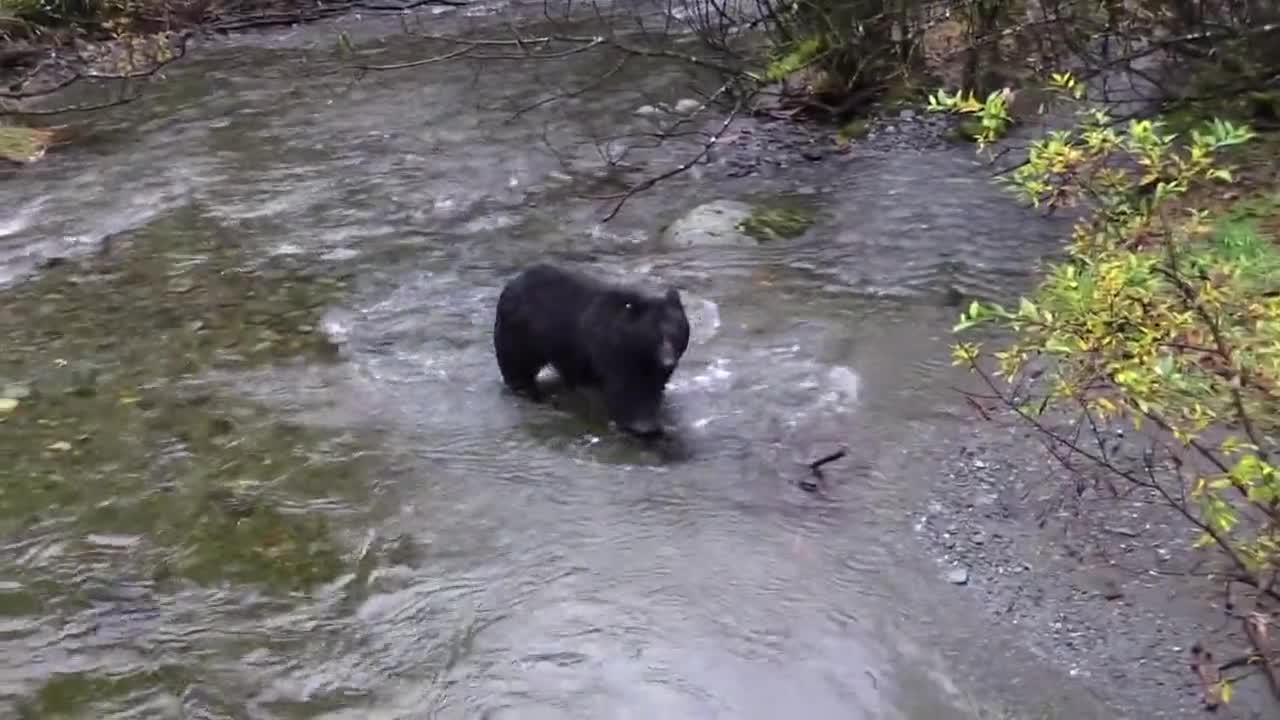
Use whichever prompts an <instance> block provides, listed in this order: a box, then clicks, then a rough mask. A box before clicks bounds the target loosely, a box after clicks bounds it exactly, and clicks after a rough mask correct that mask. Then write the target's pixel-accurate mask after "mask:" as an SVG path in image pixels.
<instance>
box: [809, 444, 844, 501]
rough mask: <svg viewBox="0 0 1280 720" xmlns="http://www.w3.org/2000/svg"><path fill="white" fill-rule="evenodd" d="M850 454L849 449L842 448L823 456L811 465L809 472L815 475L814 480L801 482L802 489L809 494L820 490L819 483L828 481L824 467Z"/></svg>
mask: <svg viewBox="0 0 1280 720" xmlns="http://www.w3.org/2000/svg"><path fill="white" fill-rule="evenodd" d="M848 454H849V449H848V448H840V449H839V450H836V451H835V452H833V453H830V454H827V455H823V456H822V457H820V458H818V459H817V460H814V461H813V462H811V463H809V465H808V467H809V472H810V473H812V474H813V479H809V478H804V479H803V480H801V481H800V489H801V490H805V491H807V492H813V491H814V490H817V489H818V483H819V482H822V481H823V480H826V476H825V475H824V474H823V473H822V466H823V465H827V464H828V463H833V462H835V461H837V460H839V459H840V458H842V457H844V456H845V455H848Z"/></svg>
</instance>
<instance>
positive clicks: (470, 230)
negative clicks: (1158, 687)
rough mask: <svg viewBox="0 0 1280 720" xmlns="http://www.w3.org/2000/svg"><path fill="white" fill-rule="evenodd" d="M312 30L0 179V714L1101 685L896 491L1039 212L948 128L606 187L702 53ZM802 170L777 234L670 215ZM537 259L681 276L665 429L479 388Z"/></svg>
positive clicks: (480, 707) (671, 713)
mask: <svg viewBox="0 0 1280 720" xmlns="http://www.w3.org/2000/svg"><path fill="white" fill-rule="evenodd" d="M451 17H452V16H450V15H448V14H441V15H440V16H439V18H438V20H437V21H436V22H439V23H440V24H441V25H443V26H446V27H447V23H448V22H454V21H455V20H450V18H451ZM495 22H496V21H495ZM338 27H339V28H345V29H347V30H348V31H349V32H351V33H352V36H353V38H354V40H355V42H356V44H357V46H358V47H360V48H361V51H362V53H365V54H364V55H363V56H362V57H363V58H364V61H365V62H396V61H403V60H406V59H409V58H411V57H415V56H420V55H421V54H422V52H423V51H422V50H421V47H420V45H415V43H414V41H412V40H410V39H408V38H405V37H404V36H403V35H401V34H400V33H399V32H398V31H397V27H398V26H397V25H396V24H395V23H393V22H390V21H377V22H374V21H368V22H357V21H356V20H355V19H353V18H347V19H344V20H342V21H339V23H338ZM335 32H336V30H335V28H334V27H332V26H329V25H316V26H310V27H308V28H302V29H293V30H289V31H282V32H275V33H266V34H261V35H250V36H244V37H240V38H236V39H233V40H226V41H222V42H219V43H213V44H209V45H206V46H205V47H202V48H200V49H199V50H198V51H196V52H195V53H193V56H192V57H191V58H189V59H188V60H186V61H184V62H183V63H181V64H179V65H177V66H175V67H173V68H171V69H170V70H169V71H168V72H167V77H166V78H165V79H164V80H163V81H160V82H156V83H154V84H153V85H152V86H151V87H149V88H148V93H147V96H146V98H145V99H144V100H143V101H141V102H138V103H134V104H131V105H127V106H123V107H120V108H116V109H113V110H111V111H109V112H105V113H102V114H100V115H97V116H94V117H93V118H92V119H90V120H87V121H85V122H86V124H85V128H86V129H85V130H84V131H83V133H82V137H81V138H80V142H79V143H78V144H77V145H75V146H73V147H70V148H67V149H66V150H64V151H62V152H59V153H56V154H53V155H51V156H50V157H49V158H47V159H46V161H44V162H42V163H40V164H38V165H35V166H33V167H30V168H25V169H22V170H21V171H15V172H13V173H11V174H9V175H8V176H7V177H5V179H4V180H3V183H2V184H0V207H4V208H6V209H13V210H14V212H12V213H11V214H10V217H8V218H6V219H5V220H4V221H3V223H2V224H0V233H3V234H2V235H0V261H2V262H3V265H2V266H0V267H3V271H2V272H3V273H5V274H4V280H5V282H6V285H7V287H6V289H4V290H3V291H2V292H3V293H4V297H5V300H4V303H3V306H2V307H0V330H2V331H3V333H4V334H3V338H4V340H3V342H4V345H3V351H0V383H2V384H4V385H5V388H4V391H5V396H6V397H7V398H9V399H10V400H16V401H17V403H18V404H17V406H16V408H14V409H13V410H12V411H11V412H9V413H7V415H5V416H3V417H4V420H3V422H0V453H2V454H3V457H4V463H5V465H6V466H7V469H6V473H5V476H4V479H3V481H2V484H0V538H2V540H3V543H4V552H3V554H2V555H0V650H3V652H0V658H2V659H0V709H3V713H4V715H5V716H6V717H26V718H44V717H83V718H144V717H145V718H169V717H173V718H178V717H182V718H426V717H440V718H463V717H485V718H489V717H492V718H497V717H512V718H544V717H545V718H567V717H574V718H624V717H646V718H648V717H667V718H711V717H724V718H782V717H785V716H788V715H797V716H800V717H806V718H814V719H815V720H816V719H817V718H880V717H884V718H912V719H917V718H918V719H921V720H924V719H928V718H963V717H997V716H998V717H1028V718H1030V717H1037V718H1038V717H1056V716H1061V717H1073V718H1086V717H1093V716H1095V715H1096V716H1098V717H1102V710H1100V709H1099V707H1100V706H1099V705H1098V704H1096V703H1095V702H1094V701H1092V700H1090V699H1089V698H1088V696H1087V695H1086V694H1085V693H1083V692H1082V691H1080V690H1079V689H1078V688H1075V687H1074V686H1073V685H1072V684H1071V681H1070V680H1068V679H1066V678H1064V677H1060V676H1057V675H1055V674H1054V673H1053V672H1051V671H1049V670H1040V669H1037V667H1036V665H1035V663H1034V660H1033V659H1032V658H1033V657H1034V656H1033V654H1032V653H1031V652H1030V651H1027V650H1022V649H1019V648H1018V647H1017V645H1016V642H1015V641H1014V638H1013V637H1012V636H1011V635H1006V634H1005V633H1004V631H1003V629H1000V628H990V627H986V626H984V625H983V624H982V620H981V617H982V616H981V615H980V614H979V613H978V611H977V610H976V609H974V608H972V607H970V606H969V605H966V604H965V602H964V601H963V598H962V596H961V593H962V590H960V589H957V588H955V587H953V586H951V585H949V584H947V583H946V582H945V581H944V580H943V579H942V578H941V577H940V576H939V571H938V570H937V568H936V567H934V566H933V565H932V563H931V562H930V561H929V560H928V559H927V558H924V557H921V556H920V553H919V551H918V550H917V549H915V547H914V545H913V541H912V536H911V527H910V525H911V522H912V513H918V512H919V511H920V507H921V506H922V504H923V503H925V502H927V500H928V496H929V492H930V487H931V485H932V483H934V482H935V477H934V474H935V473H936V467H937V463H936V461H937V459H938V458H939V457H941V455H942V454H943V453H947V452H952V451H953V448H952V446H950V445H948V442H949V438H952V437H954V436H955V430H956V429H957V428H963V427H964V426H965V425H966V424H967V423H969V422H970V419H969V415H967V414H966V413H965V411H964V408H963V407H962V406H961V404H960V403H959V401H958V400H957V399H956V397H955V395H954V393H952V392H951V390H950V388H951V386H952V385H953V384H954V383H956V382H958V376H957V374H956V372H955V371H953V370H952V369H951V368H950V367H949V365H948V356H947V341H948V331H949V327H950V325H951V323H952V322H953V320H954V316H955V309H954V308H952V307H946V306H945V304H944V303H940V302H939V301H938V298H939V297H942V296H945V295H946V294H947V293H949V292H953V291H955V290H959V291H960V292H962V293H965V294H976V295H1002V294H1005V293H1008V292H1010V291H1012V290H1015V289H1017V288H1019V287H1021V286H1022V285H1023V284H1024V283H1025V282H1026V281H1027V278H1028V277H1029V274H1030V273H1031V271H1032V270H1033V266H1034V262H1035V260H1036V259H1037V258H1038V257H1040V256H1042V255H1043V254H1044V253H1046V252H1047V251H1049V250H1051V249H1052V248H1053V246H1054V243H1055V242H1056V238H1057V237H1060V235H1059V233H1060V232H1061V227H1060V226H1056V227H1055V226H1052V225H1049V224H1048V223H1046V222H1044V221H1042V220H1039V219H1037V218H1036V217H1035V216H1034V215H1032V214H1029V213H1026V212H1024V211H1022V210H1020V209H1018V208H1017V207H1016V206H1014V205H1013V204H1012V203H1010V202H1008V200H1007V199H1006V198H1005V197H1003V196H1002V195H1001V194H1000V193H999V191H998V190H997V189H995V188H992V187H991V186H990V185H989V183H988V182H987V181H986V179H985V178H984V176H983V175H982V173H981V172H980V171H979V170H976V169H975V168H974V166H973V161H972V156H971V151H970V149H969V148H965V147H960V148H957V149H955V150H953V151H937V152H929V153H917V152H901V153H870V154H866V155H864V156H860V157H859V158H857V159H856V160H853V161H848V162H843V164H836V161H834V160H833V161H831V162H828V163H827V164H825V165H822V166H815V167H808V168H801V169H799V170H797V171H796V172H795V173H793V174H791V175H786V174H783V176H782V177H781V178H778V179H773V180H763V179H760V178H741V179H736V180H727V179H722V180H718V181H715V182H712V181H711V180H709V179H708V176H707V174H706V173H705V172H703V171H702V170H695V171H694V172H691V173H687V174H685V175H682V176H680V177H676V178H673V179H672V180H670V181H668V182H665V183H662V184H660V185H658V186H657V187H656V188H654V189H653V190H652V191H650V192H649V193H646V194H642V195H638V196H636V197H635V198H633V199H632V200H631V201H630V202H629V203H628V205H627V206H626V208H625V210H624V211H623V212H622V213H621V214H620V215H619V216H618V217H617V218H616V219H615V220H613V221H612V222H610V223H608V224H606V225H602V224H600V222H599V219H600V217H601V215H602V214H603V213H604V212H605V211H606V210H607V209H608V205H607V204H603V205H602V204H601V203H600V202H599V201H594V200H590V199H582V198H581V197H579V195H580V194H581V192H582V191H584V190H587V191H589V190H591V189H592V188H596V192H600V191H601V190H599V188H600V187H604V188H605V189H606V190H607V189H608V183H605V182H601V181H600V178H599V177H597V176H594V175H593V174H592V173H593V170H592V168H593V167H597V166H598V157H597V156H596V147H597V145H596V144H595V143H592V142H590V141H589V140H590V139H591V138H597V137H602V136H604V135H605V134H614V135H617V134H621V133H622V132H623V131H625V130H628V129H630V130H635V131H638V130H640V129H642V128H643V123H644V122H646V120H645V119H644V118H638V117H636V116H635V115H633V113H632V111H633V109H634V108H635V107H636V106H637V105H640V104H643V103H645V102H650V101H652V99H653V98H654V97H655V96H659V97H665V98H666V99H667V100H669V101H670V100H674V99H676V98H677V97H680V96H682V93H685V92H686V91H687V89H686V88H685V87H684V85H683V84H682V83H684V82H685V81H684V78H685V77H687V75H688V72H687V70H686V69H684V68H680V67H672V66H670V65H663V64H661V63H658V62H656V61H655V62H640V61H639V60H634V59H633V61H631V62H630V63H629V64H628V66H627V68H626V69H625V71H624V72H620V73H619V74H618V76H617V77H616V78H615V79H614V80H612V81H611V82H610V83H609V84H608V85H607V87H603V88H602V89H601V90H600V91H598V92H593V93H583V94H581V95H578V96H575V97H573V98H571V99H569V100H567V101H565V102H564V103H561V104H558V105H554V106H548V108H547V109H546V110H545V112H543V111H539V112H533V113H529V114H528V115H527V116H526V117H524V118H522V119H521V120H520V121H517V122H508V119H509V118H510V114H511V112H512V110H513V109H515V108H520V107H524V106H527V105H529V104H531V103H533V102H535V101H537V100H538V99H540V98H541V97H543V96H544V95H545V94H546V92H547V90H546V87H547V86H548V85H549V84H561V85H563V86H573V85H574V84H575V83H581V82H585V81H587V80H589V79H590V78H591V77H592V76H593V75H592V73H595V72H598V71H599V69H600V68H601V67H602V65H603V64H604V63H606V62H610V61H609V60H602V56H601V55H598V54H592V53H579V54H576V55H571V56H567V57H565V58H563V59H561V60H559V61H555V62H550V61H548V62H545V63H511V62H486V63H445V62H442V63H436V64H431V65H426V66H423V67H420V68H416V69H410V70H402V71H397V72H387V73H373V74H370V75H368V76H365V77H363V78H360V79H358V80H356V79H353V77H352V74H351V73H350V72H349V71H347V72H344V71H341V68H340V60H339V58H338V56H337V53H336V52H335V50H334V45H335V43H334V41H333V38H334V33H335ZM549 148H556V151H555V152H551V151H550V149H549ZM687 152H688V146H687V145H686V146H683V147H682V146H680V145H678V144H676V143H672V144H668V145H667V146H666V147H664V148H662V149H658V150H652V151H646V152H644V153H641V152H640V151H637V157H638V158H640V159H639V160H637V161H635V162H636V165H637V168H638V170H637V171H638V172H641V173H643V172H660V171H661V170H662V169H664V168H665V167H668V166H669V163H671V162H680V161H681V160H682V159H683V158H684V157H685V156H686V154H687ZM797 190H798V191H800V192H801V193H802V194H801V195H800V196H799V198H800V200H802V201H803V202H805V203H808V204H809V206H811V207H813V208H816V209H817V212H816V217H817V222H816V223H815V224H814V226H813V227H812V228H810V230H809V231H808V232H806V233H805V234H804V235H803V236H801V237H799V238H797V239H793V240H778V241H774V242H771V243H766V244H762V245H759V246H754V247H748V246H739V247H723V246H721V247H707V246H694V247H685V248H673V247H669V246H665V245H663V244H662V243H661V242H659V241H658V240H657V238H658V234H659V230H660V228H662V227H663V226H664V225H666V224H667V223H670V222H671V221H672V220H674V219H676V218H677V217H678V216H679V215H681V214H682V213H684V212H686V211H688V210H689V209H691V208H692V207H694V206H696V205H697V204H699V203H701V202H706V201H709V200H714V199H719V198H743V197H759V196H761V195H766V196H779V195H785V194H787V193H791V192H793V191H797ZM49 257H58V258H66V259H65V260H63V261H61V262H56V263H47V262H45V264H46V265H50V266H49V267H45V268H43V269H41V270H40V271H39V272H36V273H35V274H30V271H31V270H32V269H33V268H35V267H36V266H37V265H39V264H40V263H41V262H42V258H46V259H47V258H49ZM546 257H560V258H562V259H568V260H573V261H577V262H582V263H584V264H585V265H587V266H590V267H594V268H596V269H597V270H598V271H600V272H612V273H634V274H648V275H651V276H657V277H661V278H663V279H665V280H668V281H670V282H674V283H676V284H678V285H679V286H680V287H681V288H683V290H684V292H685V297H686V301H685V302H686V306H687V308H688V310H689V313H690V316H691V322H692V325H693V341H692V343H691V345H690V348H689V351H688V354H687V355H686V356H685V357H684V359H683V361H682V363H681V365H680V368H679V370H678V372H677V373H676V376H675V377H674V379H673V383H672V386H671V388H670V393H669V395H670V400H669V406H670V420H671V422H672V423H673V424H674V425H675V426H676V427H677V428H678V429H677V433H676V434H677V436H678V438H679V451H678V452H671V451H669V449H668V450H667V451H660V450H661V449H659V450H655V449H653V448H649V447H644V446H641V445H639V444H637V443H636V442H634V441H631V440H628V439H626V438H623V437H619V436H618V435H617V434H616V433H613V432H611V431H609V430H608V429H607V428H606V427H605V425H604V423H603V421H602V419H601V418H600V416H599V413H598V410H597V409H596V408H594V406H591V405H590V404H589V403H579V402H577V401H576V400H575V399H574V398H572V397H569V398H564V399H563V400H564V401H563V402H562V403H560V404H559V405H558V406H552V405H541V406H539V405H532V404H530V403H528V402H525V401H522V400H520V399H517V398H515V397H512V396H511V395H510V394H509V393H507V392H505V391H504V390H503V388H502V386H501V383H500V381H499V377H498V374H497V369H496V366H495V364H494V362H493V359H492V351H491V344H490V343H491V336H490V330H491V321H492V309H493V305H494V302H495V299H496V296H497V293H498V290H499V289H500V287H501V284H502V283H503V282H504V281H505V280H506V279H507V278H508V277H509V276H510V275H511V274H513V273H514V272H515V271H516V270H517V269H518V268H520V267H521V266H522V265H524V264H526V263H529V262H531V261H533V260H535V259H540V258H546ZM841 445H847V446H848V448H849V454H848V456H847V457H846V458H845V459H843V460H841V461H840V462H838V463H835V464H832V465H831V466H829V467H828V470H827V476H828V477H827V479H826V480H825V481H824V483H823V484H822V485H821V487H820V488H819V490H818V492H815V493H807V492H805V491H803V490H801V489H800V488H798V487H797V482H796V481H797V479H799V478H803V477H805V475H806V472H807V471H806V470H805V469H804V467H803V465H802V462H805V461H809V460H812V459H813V458H815V457H818V456H820V455H823V454H825V453H827V452H830V451H831V450H833V449H835V448H836V447H839V446H841ZM992 676H995V677H998V678H1000V679H999V680H998V681H991V682H984V681H983V678H984V677H986V678H990V677H992ZM1047 707H1057V708H1058V709H1059V710H1058V711H1059V712H1061V713H1062V714H1061V715H1049V714H1046V712H1047V711H1046V710H1045V708H1047ZM1003 713H1007V714H1003Z"/></svg>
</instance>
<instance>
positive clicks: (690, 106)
mask: <svg viewBox="0 0 1280 720" xmlns="http://www.w3.org/2000/svg"><path fill="white" fill-rule="evenodd" d="M701 107H702V103H700V102H698V101H697V100H694V99H693V98H682V99H681V100H679V101H678V102H676V112H678V113H680V114H681V115H688V114H690V113H693V112H696V111H697V110H698V109H699V108H701Z"/></svg>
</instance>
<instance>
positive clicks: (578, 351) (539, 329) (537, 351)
mask: <svg viewBox="0 0 1280 720" xmlns="http://www.w3.org/2000/svg"><path fill="white" fill-rule="evenodd" d="M688 346H689V320H688V318H686V317H685V314H684V304H683V303H682V302H681V300H680V291H678V290H676V289H675V288H674V287H668V288H667V290H666V292H665V293H662V294H654V293H650V292H646V291H644V290H642V289H640V288H639V287H630V286H626V285H619V284H614V283H608V282H605V281H603V280H600V279H597V278H594V277H590V276H588V275H586V274H583V273H581V272H578V271H575V270H570V269H567V268H563V267H558V266H556V265H551V264H549V263H542V262H540V263H536V264H534V265H531V266H529V267H527V268H525V269H524V270H523V271H521V272H520V274H519V275H517V276H516V277H514V278H512V279H511V281H510V282H508V283H507V285H506V286H505V287H504V288H503V289H502V293H501V294H500V295H499V296H498V312H497V319H496V320H495V321H494V325H493V347H494V351H495V353H496V354H497V357H498V369H499V370H500V371H501V372H502V380H503V382H505V383H506V384H507V386H508V387H510V388H511V389H512V390H514V391H516V392H519V393H523V394H527V395H529V396H530V397H532V398H533V399H535V400H536V399H538V398H540V397H541V396H540V393H539V392H538V387H537V383H536V379H537V376H538V373H539V371H541V370H542V368H544V367H545V366H547V365H548V364H550V365H551V366H552V367H554V368H555V370H556V372H557V373H558V374H559V375H560V379H561V381H562V382H563V383H564V385H565V387H567V388H573V387H584V388H598V389H600V390H603V394H604V400H605V406H606V407H607V408H608V411H609V417H610V419H611V420H613V422H614V423H616V424H617V426H618V427H619V428H621V429H622V430H624V431H626V432H629V433H632V434H635V435H639V436H652V435H658V434H661V432H662V426H661V425H660V424H659V422H658V409H659V406H660V405H661V403H662V394H663V391H664V390H665V388H666V385H667V381H668V380H669V379H670V378H671V374H672V373H673V372H675V369H676V364H677V363H679V361H680V357H681V356H682V355H684V351H685V349H686V348H688Z"/></svg>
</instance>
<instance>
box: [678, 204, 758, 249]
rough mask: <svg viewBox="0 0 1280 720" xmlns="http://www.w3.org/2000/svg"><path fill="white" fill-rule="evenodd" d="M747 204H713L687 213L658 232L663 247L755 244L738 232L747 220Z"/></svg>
mask: <svg viewBox="0 0 1280 720" xmlns="http://www.w3.org/2000/svg"><path fill="white" fill-rule="evenodd" d="M751 213H752V207H751V205H750V204H748V203H745V202H740V201H738V200H714V201H712V202H709V203H706V204H705V205H699V206H698V207H696V208H694V209H693V210H690V211H689V212H688V214H686V215H685V216H684V217H682V218H680V219H679V220H676V221H675V222H673V223H671V224H670V225H668V226H667V228H666V229H665V230H663V231H662V240H663V242H664V243H666V244H669V245H674V246H677V247H695V246H708V247H716V246H719V247H725V246H728V247H743V246H754V245H758V244H759V243H758V242H757V241H756V240H755V238H752V237H751V236H749V235H747V234H746V233H745V232H743V231H742V229H741V228H740V225H741V223H742V221H744V220H746V219H747V218H749V217H751Z"/></svg>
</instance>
